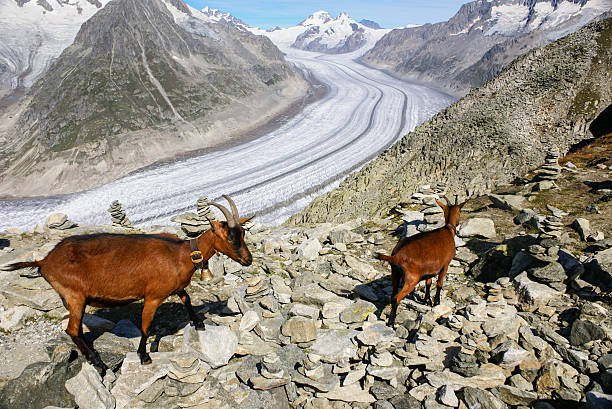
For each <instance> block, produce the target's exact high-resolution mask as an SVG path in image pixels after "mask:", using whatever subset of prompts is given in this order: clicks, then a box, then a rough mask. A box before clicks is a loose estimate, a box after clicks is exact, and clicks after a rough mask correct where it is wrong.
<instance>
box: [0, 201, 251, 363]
mask: <svg viewBox="0 0 612 409" xmlns="http://www.w3.org/2000/svg"><path fill="white" fill-rule="evenodd" d="M223 197H225V199H226V200H227V201H228V203H229V204H230V207H231V209H232V212H231V213H230V211H229V210H228V209H226V208H225V207H223V206H221V205H220V204H217V203H211V205H213V206H216V207H217V208H219V209H220V210H221V212H222V213H223V214H224V216H225V218H226V219H227V222H217V221H214V220H213V221H211V222H210V224H211V228H210V230H208V231H207V232H205V233H204V234H202V235H201V236H200V237H199V238H198V239H197V250H196V251H194V249H192V247H191V243H190V242H189V241H184V240H181V239H179V238H178V237H177V236H173V235H170V234H157V235H155V234H105V233H103V234H91V235H82V236H72V237H68V238H66V239H64V240H62V241H61V242H60V243H59V244H58V245H57V246H55V248H54V249H53V250H51V252H50V253H49V254H48V255H47V256H46V257H45V258H44V259H43V260H39V261H33V262H21V263H14V264H11V265H9V266H7V267H6V268H4V269H5V270H8V271H11V270H17V269H20V268H25V267H37V268H39V269H40V274H41V275H42V276H43V277H44V278H45V280H47V281H48V282H49V284H51V286H52V287H53V288H54V289H55V291H57V293H58V294H59V295H60V297H61V298H62V301H63V303H64V305H65V307H66V308H67V309H68V312H69V320H68V328H67V329H66V332H67V333H68V335H70V337H71V338H72V340H73V341H74V343H75V344H76V345H77V347H78V348H79V349H80V351H81V352H82V353H83V355H84V356H85V357H86V358H87V360H88V361H90V362H91V363H92V364H93V365H94V366H95V367H96V369H97V370H98V371H99V372H100V373H105V372H106V369H107V367H106V365H105V364H104V362H102V360H101V359H100V356H99V355H98V353H97V352H96V351H95V350H94V349H93V347H90V346H88V345H87V344H86V342H85V340H84V338H83V328H82V318H83V313H84V312H85V306H87V305H93V306H96V307H111V306H116V305H124V304H129V303H131V302H133V301H137V300H141V299H143V298H144V305H143V308H142V320H141V330H142V337H141V339H140V344H139V346H138V355H139V357H140V362H141V363H142V364H149V363H151V357H150V356H149V354H148V353H147V349H146V344H147V338H148V336H149V328H150V325H151V321H152V320H153V316H154V315H155V311H157V308H158V307H159V306H160V305H161V304H162V303H163V302H164V300H165V299H166V298H167V297H168V296H170V295H173V294H176V295H178V296H179V297H180V298H181V301H183V303H184V304H185V308H186V309H187V313H188V314H189V318H190V320H191V321H192V322H193V323H194V324H195V326H196V328H201V327H202V326H203V321H202V319H201V318H199V317H198V316H197V315H196V313H195V311H194V310H193V307H192V306H191V300H190V298H189V295H188V294H187V292H186V291H185V287H187V286H188V285H189V282H190V281H191V277H192V275H193V273H194V272H195V270H196V264H195V263H198V262H202V261H206V260H208V259H209V258H210V257H212V255H213V254H215V252H221V253H223V254H225V255H227V256H229V257H230V258H232V259H234V260H236V261H237V262H239V263H240V264H242V265H243V266H248V265H250V264H251V260H252V257H251V253H250V252H249V249H248V248H247V246H246V244H245V242H244V229H243V228H242V226H241V224H242V223H244V222H246V221H248V220H249V219H248V218H247V219H240V218H239V216H238V210H237V209H236V205H235V204H234V202H233V201H232V200H231V199H230V198H229V197H228V196H225V195H224V196H223ZM192 257H193V258H194V259H195V260H193V259H192ZM152 352H154V351H152Z"/></svg>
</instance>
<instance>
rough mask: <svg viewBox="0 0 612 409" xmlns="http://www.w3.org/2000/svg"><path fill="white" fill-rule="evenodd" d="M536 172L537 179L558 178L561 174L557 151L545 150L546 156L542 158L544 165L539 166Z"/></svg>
mask: <svg viewBox="0 0 612 409" xmlns="http://www.w3.org/2000/svg"><path fill="white" fill-rule="evenodd" d="M536 173H537V177H536V179H537V180H550V181H556V180H557V179H559V175H560V174H561V166H560V165H559V151H558V150H549V151H548V152H546V158H545V159H544V165H542V166H540V168H539V169H538V170H536Z"/></svg>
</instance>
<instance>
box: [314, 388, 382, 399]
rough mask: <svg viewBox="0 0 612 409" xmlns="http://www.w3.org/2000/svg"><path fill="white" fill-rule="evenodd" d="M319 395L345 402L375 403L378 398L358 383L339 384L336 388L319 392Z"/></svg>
mask: <svg viewBox="0 0 612 409" xmlns="http://www.w3.org/2000/svg"><path fill="white" fill-rule="evenodd" d="M317 397H322V398H327V399H329V400H340V401H343V402H360V403H374V402H375V401H376V399H375V398H374V396H372V395H371V394H370V392H369V391H367V390H364V389H362V388H361V386H360V385H359V384H358V383H353V384H350V385H348V386H338V387H337V388H336V389H334V390H332V391H329V392H325V393H321V392H319V393H317Z"/></svg>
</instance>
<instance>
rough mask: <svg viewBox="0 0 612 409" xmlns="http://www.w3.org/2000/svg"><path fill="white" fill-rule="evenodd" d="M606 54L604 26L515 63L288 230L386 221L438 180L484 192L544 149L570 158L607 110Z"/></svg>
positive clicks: (609, 26) (611, 42) (610, 40)
mask: <svg viewBox="0 0 612 409" xmlns="http://www.w3.org/2000/svg"><path fill="white" fill-rule="evenodd" d="M610 50H612V19H611V18H609V17H608V18H607V19H603V20H602V21H599V22H595V23H592V24H590V25H588V26H586V27H584V28H583V29H581V30H579V31H577V32H575V33H573V34H570V35H568V36H567V37H564V38H562V39H560V40H558V41H556V42H555V43H553V44H550V45H548V46H545V47H542V48H539V49H536V50H533V51H531V52H529V53H527V54H525V55H523V56H521V57H519V58H518V59H516V60H515V61H514V62H513V63H511V64H510V65H509V66H507V67H506V68H505V69H504V70H503V71H502V72H501V73H500V74H499V75H498V76H497V77H495V78H494V79H493V80H491V81H490V82H488V83H487V84H485V85H484V86H482V87H480V88H477V89H475V90H473V91H471V92H470V93H469V94H468V95H467V96H466V97H465V98H463V99H461V100H460V101H458V102H457V103H455V104H453V105H451V106H450V107H449V108H447V109H445V110H444V111H442V112H441V113H439V114H438V115H436V116H435V117H434V118H433V119H432V120H430V121H428V122H425V123H423V124H422V125H420V126H418V127H417V128H416V129H415V130H414V132H411V133H410V134H408V135H406V136H405V137H404V138H403V139H402V140H400V141H399V142H398V143H397V144H396V145H394V146H393V147H391V148H390V149H388V151H386V152H385V153H383V154H382V155H381V156H380V157H379V158H377V159H376V160H375V161H373V162H372V163H370V164H368V165H366V166H365V167H364V168H363V169H362V170H360V171H359V172H356V173H355V174H353V175H350V176H349V177H348V178H347V179H345V180H344V181H343V182H342V184H341V185H340V186H339V187H338V188H337V189H335V190H333V191H332V192H329V193H327V194H324V195H322V196H319V197H318V198H316V199H315V200H314V201H313V202H312V203H311V204H310V205H309V206H308V207H307V208H306V209H305V210H304V211H303V212H302V213H300V214H298V215H296V216H294V217H293V218H292V219H291V221H292V222H293V223H302V222H323V221H337V220H344V219H346V218H352V217H359V216H361V217H370V216H372V215H384V214H386V213H387V212H388V210H389V208H390V207H393V206H394V205H395V204H397V203H401V202H406V201H407V200H408V199H409V194H410V192H411V191H413V190H414V188H415V187H416V186H418V185H421V184H426V183H431V182H433V181H436V180H438V181H443V182H445V183H447V184H448V185H449V186H450V187H451V188H452V189H451V190H454V191H455V192H457V193H461V192H465V190H466V189H468V190H471V191H474V190H486V189H487V188H490V187H492V186H493V185H496V184H500V183H507V182H509V181H511V180H512V179H514V178H515V177H517V176H519V175H521V174H523V173H524V172H526V171H527V170H529V169H531V168H534V167H536V166H537V165H539V164H540V163H542V162H543V160H544V155H545V152H546V150H547V149H548V148H551V147H555V148H557V149H559V150H560V151H561V152H562V153H563V152H566V151H567V150H568V148H569V147H570V146H571V145H572V144H574V143H576V142H578V141H580V140H583V139H585V138H589V137H591V134H590V132H589V131H588V129H587V127H588V124H589V123H590V122H591V121H593V120H594V119H595V118H596V117H598V115H599V114H600V113H601V112H602V111H604V109H606V107H608V105H610V103H611V102H612V92H611V87H612V78H611V77H610V74H609V73H610V68H611V67H612V53H611V51H610Z"/></svg>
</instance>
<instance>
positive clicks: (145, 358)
mask: <svg viewBox="0 0 612 409" xmlns="http://www.w3.org/2000/svg"><path fill="white" fill-rule="evenodd" d="M163 301H164V300H163V299H161V300H160V299H155V298H154V299H147V298H145V302H144V306H143V307H142V320H141V324H140V329H141V331H142V337H141V338H140V344H139V345H138V350H137V352H138V356H139V357H140V363H141V364H142V365H148V364H150V363H151V362H152V361H151V356H150V355H149V354H148V353H147V338H149V329H150V328H151V321H153V317H154V316H155V311H157V308H158V307H159V306H160V305H161V303H162V302H163Z"/></svg>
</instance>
